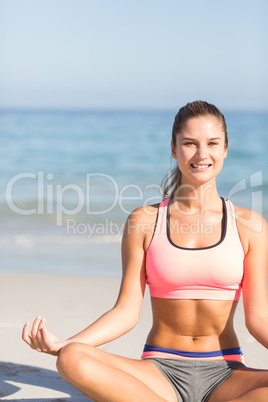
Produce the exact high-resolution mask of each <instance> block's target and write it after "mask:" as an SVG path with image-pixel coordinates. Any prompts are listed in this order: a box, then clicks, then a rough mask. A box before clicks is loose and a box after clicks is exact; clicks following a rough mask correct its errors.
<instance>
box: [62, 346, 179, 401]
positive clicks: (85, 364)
mask: <svg viewBox="0 0 268 402" xmlns="http://www.w3.org/2000/svg"><path fill="white" fill-rule="evenodd" d="M57 369H58V372H59V374H60V375H61V377H62V378H63V379H64V380H66V381H68V382H70V383H71V384H72V385H73V386H75V387H76V388H78V389H79V390H80V391H81V392H82V393H83V394H85V395H86V396H87V397H89V398H91V399H93V400H94V401H98V402H115V401H116V402H125V401H133V402H134V401H138V402H143V401H144V402H145V401H146V402H148V401H150V402H151V401H152V402H164V401H168V402H176V401H177V396H176V393H175V391H174V389H173V387H172V385H170V383H169V382H168V380H167V379H166V378H165V377H164V376H163V374H162V373H161V372H160V371H159V369H158V368H157V367H156V366H155V365H154V364H153V363H152V362H150V361H146V360H134V359H128V358H125V357H121V356H117V355H113V354H110V353H107V352H105V351H103V350H100V349H97V348H94V347H91V346H88V345H85V344H80V343H73V344H69V345H67V346H65V347H64V348H63V349H62V350H61V351H60V354H59V357H58V360H57Z"/></svg>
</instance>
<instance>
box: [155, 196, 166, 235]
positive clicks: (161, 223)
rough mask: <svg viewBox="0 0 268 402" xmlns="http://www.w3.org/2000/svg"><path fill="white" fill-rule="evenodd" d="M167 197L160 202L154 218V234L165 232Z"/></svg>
mask: <svg viewBox="0 0 268 402" xmlns="http://www.w3.org/2000/svg"><path fill="white" fill-rule="evenodd" d="M168 201H169V198H165V199H164V200H163V201H161V202H160V204H159V208H158V215H157V220H156V227H155V235H157V234H160V233H165V232H166V219H167V206H168Z"/></svg>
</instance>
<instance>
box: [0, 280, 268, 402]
mask: <svg viewBox="0 0 268 402" xmlns="http://www.w3.org/2000/svg"><path fill="white" fill-rule="evenodd" d="M0 278H1V279H0V327H1V331H0V343H1V361H0V400H1V401H2V400H3V401H4V400H6V401H7V400H8V401H36V402H38V401H39V402H41V401H42V402H52V401H53V402H56V401H57V402H63V401H66V402H67V401H73V402H86V401H88V398H86V397H85V396H83V395H82V394H81V393H80V392H79V391H77V390H76V389H75V388H73V387H72V386H70V385H69V384H67V383H66V382H65V381H63V380H62V379H61V378H60V377H59V375H58V373H57V371H56V368H55V357H53V356H49V355H45V354H40V353H37V352H35V351H33V350H31V349H30V348H29V347H28V346H27V345H26V344H25V343H24V342H23V341H22V340H21V329H22V326H23V324H24V323H25V322H26V321H27V320H33V319H34V318H35V317H36V316H37V315H41V316H44V317H46V318H47V322H48V328H49V329H50V330H51V331H52V332H54V333H55V334H57V335H58V336H59V337H60V338H63V339H66V338H68V337H70V336H71V335H73V334H74V333H76V332H78V331H79V330H81V329H83V328H84V327H86V326H87V325H88V324H90V323H91V322H93V321H94V320H95V319H96V318H98V317H99V315H101V314H102V313H104V312H105V311H106V310H108V309H109V308H111V307H112V306H113V304H114V302H115V300H116V297H117V293H118V289H119V285H120V280H119V279H118V278H97V277H86V276H85V277H77V276H60V275H58V276H56V275H55V276H54V275H43V274H22V273H0ZM150 325H151V313H150V300H149V297H148V291H146V297H145V300H144V305H143V309H142V313H141V317H140V321H139V324H138V325H137V326H136V327H135V328H134V329H133V330H132V331H131V332H129V333H128V334H126V335H124V336H123V337H121V338H120V339H118V340H116V341H114V342H111V343H109V344H106V345H104V346H103V347H102V349H104V350H106V351H109V352H112V353H117V354H120V355H124V356H127V357H131V358H137V359H138V358H140V355H141V352H142V348H143V345H144V343H145V339H146V334H147V333H148V330H149V328H150ZM235 325H236V330H237V333H238V336H239V338H240V342H241V347H242V349H243V353H244V355H245V358H246V364H247V365H248V366H252V367H256V368H267V366H268V363H267V362H268V352H267V350H266V349H265V348H264V347H262V346H261V345H259V344H258V343H257V342H256V341H255V340H254V338H252V336H251V335H250V334H249V333H248V331H247V330H246V328H245V326H244V316H243V309H242V305H241V303H240V304H239V306H238V311H237V314H236V320H235Z"/></svg>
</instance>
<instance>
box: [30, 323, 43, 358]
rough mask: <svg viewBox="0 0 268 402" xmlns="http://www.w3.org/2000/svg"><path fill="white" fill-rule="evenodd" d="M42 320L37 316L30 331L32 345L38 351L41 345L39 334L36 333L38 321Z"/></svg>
mask: <svg viewBox="0 0 268 402" xmlns="http://www.w3.org/2000/svg"><path fill="white" fill-rule="evenodd" d="M41 321H42V318H41V317H40V316H38V317H37V318H36V319H35V320H34V322H33V326H32V331H31V337H32V347H33V348H34V349H36V350H37V351H38V352H40V351H41V350H42V348H41V345H40V334H39V333H38V332H39V331H38V328H39V325H40V322H41Z"/></svg>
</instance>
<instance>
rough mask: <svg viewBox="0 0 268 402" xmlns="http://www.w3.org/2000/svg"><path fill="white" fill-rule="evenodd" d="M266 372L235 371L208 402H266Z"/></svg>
mask: <svg viewBox="0 0 268 402" xmlns="http://www.w3.org/2000/svg"><path fill="white" fill-rule="evenodd" d="M267 401H268V370H258V369H251V368H248V367H243V368H239V369H237V370H236V371H235V372H234V373H233V374H232V375H231V376H230V377H229V378H228V379H227V380H226V381H225V382H224V383H223V384H221V385H220V386H219V387H218V388H217V389H216V390H215V391H214V392H213V394H212V396H211V397H210V398H209V401H208V402H267Z"/></svg>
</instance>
